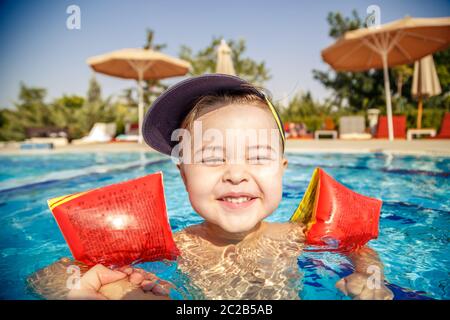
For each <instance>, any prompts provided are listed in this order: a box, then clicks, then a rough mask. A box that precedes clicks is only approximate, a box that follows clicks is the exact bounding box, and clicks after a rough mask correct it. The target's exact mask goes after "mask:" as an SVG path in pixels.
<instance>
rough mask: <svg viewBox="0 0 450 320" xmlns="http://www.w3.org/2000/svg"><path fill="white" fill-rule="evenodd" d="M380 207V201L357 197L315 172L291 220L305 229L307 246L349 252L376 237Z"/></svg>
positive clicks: (316, 170) (325, 175)
mask: <svg viewBox="0 0 450 320" xmlns="http://www.w3.org/2000/svg"><path fill="white" fill-rule="evenodd" d="M381 205H382V201H381V200H378V199H375V198H370V197H366V196H363V195H360V194H358V193H356V192H354V191H352V190H350V189H348V188H346V187H345V186H343V185H342V184H340V183H339V182H337V181H336V180H334V179H333V178H332V177H331V176H329V175H328V174H327V173H326V172H325V171H323V170H322V169H321V168H316V169H315V170H314V173H313V176H312V178H311V182H310V183H309V186H308V189H307V190H306V192H305V195H304V196H303V199H302V201H301V202H300V205H299V206H298V208H297V210H296V211H295V212H294V214H293V215H292V217H291V219H290V220H291V221H294V222H296V221H299V222H302V223H303V224H304V225H305V226H306V242H307V243H308V244H311V245H318V246H326V247H328V248H327V249H330V248H331V249H338V250H352V249H355V248H358V247H362V246H364V245H365V244H366V243H367V242H368V241H369V240H371V239H374V238H377V237H378V221H379V218H380V210H381Z"/></svg>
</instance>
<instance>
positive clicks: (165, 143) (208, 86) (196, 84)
mask: <svg viewBox="0 0 450 320" xmlns="http://www.w3.org/2000/svg"><path fill="white" fill-rule="evenodd" d="M243 84H244V85H245V84H248V83H247V82H246V81H245V80H243V79H241V78H238V77H235V76H231V75H225V74H207V75H202V76H199V77H192V78H189V79H186V80H183V81H181V82H179V83H177V84H175V85H173V86H172V87H170V88H169V89H167V90H166V91H165V92H164V93H163V94H161V95H160V96H159V97H158V98H157V99H156V100H155V102H154V103H153V104H152V106H151V107H150V109H149V110H148V111H147V114H146V115H145V118H144V122H143V125H142V135H143V138H144V141H145V142H146V143H147V144H148V145H149V146H150V147H152V148H153V149H155V150H157V151H159V152H161V153H164V154H166V155H170V154H171V152H172V148H173V147H174V146H175V145H176V144H177V143H178V141H172V140H171V136H172V132H173V131H174V130H176V129H178V128H179V127H180V125H181V122H182V121H183V119H184V118H185V117H186V115H187V114H188V113H189V111H190V110H191V109H192V108H193V106H194V103H195V101H196V100H197V99H198V98H200V97H202V96H204V95H207V94H212V93H216V92H219V91H222V90H239V89H240V88H242V85H243Z"/></svg>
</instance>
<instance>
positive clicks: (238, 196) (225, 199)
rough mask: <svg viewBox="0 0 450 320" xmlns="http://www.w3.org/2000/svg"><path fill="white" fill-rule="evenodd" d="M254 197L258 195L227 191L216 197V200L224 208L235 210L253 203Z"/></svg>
mask: <svg viewBox="0 0 450 320" xmlns="http://www.w3.org/2000/svg"><path fill="white" fill-rule="evenodd" d="M256 199H258V197H257V196H255V195H253V194H249V193H242V192H229V193H226V194H224V195H222V196H221V197H219V198H217V199H216V200H218V201H219V203H220V204H221V205H222V207H224V208H225V209H232V210H236V209H244V208H247V207H249V206H251V205H252V204H253V203H255V201H256Z"/></svg>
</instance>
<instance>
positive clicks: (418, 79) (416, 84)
mask: <svg viewBox="0 0 450 320" xmlns="http://www.w3.org/2000/svg"><path fill="white" fill-rule="evenodd" d="M441 92H442V90H441V84H440V83H439V78H438V76H437V73H436V68H435V66H434V61H433V56H432V55H431V54H430V55H428V56H426V57H424V58H422V59H420V60H418V61H416V62H414V76H413V83H412V90H411V94H412V95H413V96H414V97H417V99H418V100H419V102H418V112H417V128H418V129H420V128H422V109H423V107H422V99H423V98H428V97H432V96H437V95H439V94H441Z"/></svg>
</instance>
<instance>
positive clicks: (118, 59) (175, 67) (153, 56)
mask: <svg viewBox="0 0 450 320" xmlns="http://www.w3.org/2000/svg"><path fill="white" fill-rule="evenodd" d="M87 63H88V64H89V65H90V66H91V67H92V69H94V70H95V71H97V72H100V73H104V74H107V75H110V76H113V77H119V78H124V79H135V80H137V83H138V90H139V143H142V141H143V139H142V133H141V128H142V121H143V119H144V89H143V83H142V82H143V81H144V80H151V79H165V78H169V77H175V76H183V75H185V74H186V73H187V72H188V71H189V68H190V64H189V62H187V61H184V60H181V59H177V58H173V57H170V56H168V55H165V54H163V53H161V52H158V51H153V50H149V49H140V48H130V49H121V50H117V51H112V52H109V53H106V54H102V55H99V56H95V57H91V58H89V59H88V60H87Z"/></svg>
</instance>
